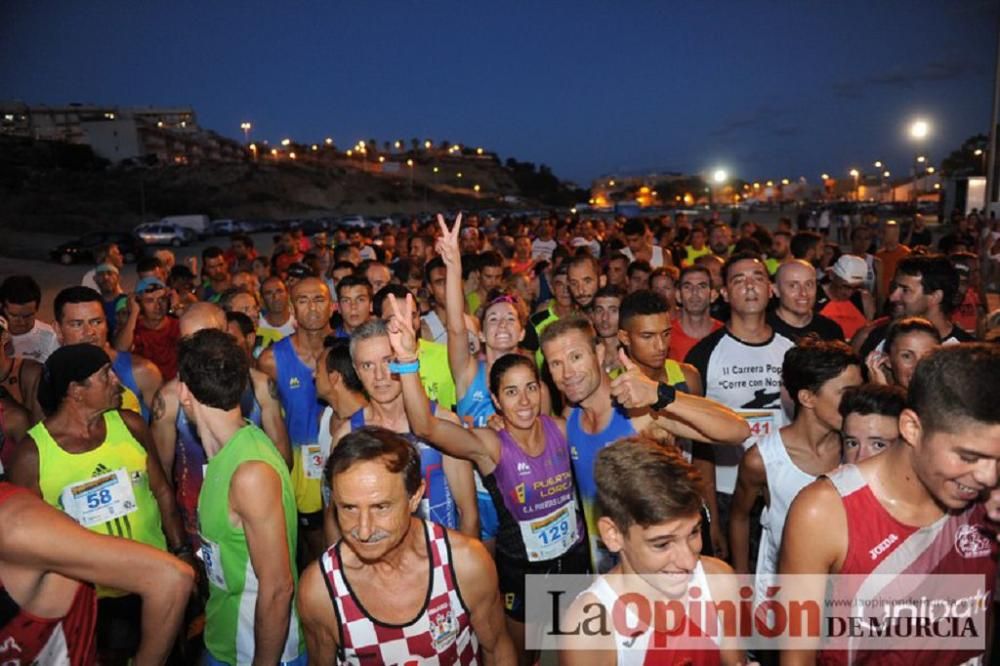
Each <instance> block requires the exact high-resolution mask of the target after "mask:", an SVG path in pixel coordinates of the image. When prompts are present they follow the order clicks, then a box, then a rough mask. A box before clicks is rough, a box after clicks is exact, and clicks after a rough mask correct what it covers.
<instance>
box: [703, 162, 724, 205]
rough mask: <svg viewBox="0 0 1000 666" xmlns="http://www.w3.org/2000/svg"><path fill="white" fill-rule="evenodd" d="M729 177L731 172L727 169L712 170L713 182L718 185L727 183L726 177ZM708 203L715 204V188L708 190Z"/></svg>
mask: <svg viewBox="0 0 1000 666" xmlns="http://www.w3.org/2000/svg"><path fill="white" fill-rule="evenodd" d="M728 177H729V174H727V173H726V170H725V169H716V170H715V171H713V172H712V182H714V183H715V184H716V185H718V186H721V185H722V184H723V183H725V182H726V178H728ZM708 203H709V205H714V204H715V190H714V188H711V189H709V191H708Z"/></svg>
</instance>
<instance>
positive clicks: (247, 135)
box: [240, 121, 253, 143]
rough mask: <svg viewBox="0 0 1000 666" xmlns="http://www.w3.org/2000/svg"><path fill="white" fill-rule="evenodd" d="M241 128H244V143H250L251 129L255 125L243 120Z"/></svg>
mask: <svg viewBox="0 0 1000 666" xmlns="http://www.w3.org/2000/svg"><path fill="white" fill-rule="evenodd" d="M240 129H241V130H243V143H250V130H251V129H253V125H251V124H250V123H249V122H247V121H243V122H242V123H240Z"/></svg>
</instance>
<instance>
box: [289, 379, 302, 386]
mask: <svg viewBox="0 0 1000 666" xmlns="http://www.w3.org/2000/svg"><path fill="white" fill-rule="evenodd" d="M301 385H302V382H300V381H299V378H298V377H292V378H291V379H289V380H288V388H290V389H297V388H298V387H299V386H301Z"/></svg>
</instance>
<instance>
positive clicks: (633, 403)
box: [611, 349, 659, 409]
mask: <svg viewBox="0 0 1000 666" xmlns="http://www.w3.org/2000/svg"><path fill="white" fill-rule="evenodd" d="M618 360H619V361H621V364H622V367H624V368H625V372H623V373H622V374H620V375H618V376H617V377H615V379H614V381H612V382H611V395H612V396H613V397H614V399H615V400H617V401H618V404H620V405H621V406H622V407H625V408H626V409H638V408H641V407H648V406H649V405H652V404H653V403H655V402H656V400H657V387H658V386H659V384H658V383H657V382H655V381H653V380H652V379H650V378H649V377H647V376H646V375H644V374H643V373H642V370H640V369H639V366H637V365H636V364H635V363H633V362H632V359H630V358H629V357H628V354H626V353H625V350H624V349H619V350H618Z"/></svg>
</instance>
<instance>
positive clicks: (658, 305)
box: [595, 289, 670, 328]
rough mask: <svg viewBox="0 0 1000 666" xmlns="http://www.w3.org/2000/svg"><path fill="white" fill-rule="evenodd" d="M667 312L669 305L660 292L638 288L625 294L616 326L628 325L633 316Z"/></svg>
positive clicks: (623, 326)
mask: <svg viewBox="0 0 1000 666" xmlns="http://www.w3.org/2000/svg"><path fill="white" fill-rule="evenodd" d="M595 298H596V297H595ZM669 312H670V305H669V304H668V303H667V299H665V298H664V297H663V296H662V295H661V294H659V293H658V292H655V291H653V290H651V289H640V290H639V291H635V292H632V293H631V294H629V295H628V296H626V297H625V300H623V301H622V304H621V307H619V308H618V328H625V327H626V326H628V323H629V321H631V320H632V318H633V317H642V316H645V315H656V314H665V313H669Z"/></svg>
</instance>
